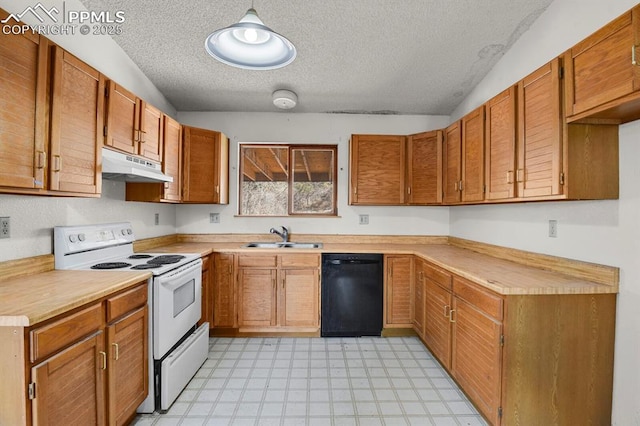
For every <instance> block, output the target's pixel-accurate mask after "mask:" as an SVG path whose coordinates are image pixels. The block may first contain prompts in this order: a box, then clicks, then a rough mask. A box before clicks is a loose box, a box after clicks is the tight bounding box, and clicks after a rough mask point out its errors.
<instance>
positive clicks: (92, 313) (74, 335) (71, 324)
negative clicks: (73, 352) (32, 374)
mask: <svg viewBox="0 0 640 426" xmlns="http://www.w3.org/2000/svg"><path fill="white" fill-rule="evenodd" d="M103 318H104V314H103V311H102V303H97V304H95V305H92V306H90V307H88V308H86V309H83V310H81V311H80V312H76V313H75V314H73V315H69V316H66V317H64V318H61V319H59V320H57V321H55V322H52V323H51V324H49V325H45V326H44V327H40V328H36V329H35V330H33V331H31V333H30V339H31V362H36V361H38V360H41V359H43V358H45V357H47V356H49V355H51V354H53V353H54V352H57V351H58V350H60V349H62V348H64V347H66V346H69V345H70V344H72V343H74V342H77V341H78V340H80V339H81V338H83V337H84V336H88V335H89V334H91V333H94V332H96V331H98V330H100V328H101V327H102V321H103Z"/></svg>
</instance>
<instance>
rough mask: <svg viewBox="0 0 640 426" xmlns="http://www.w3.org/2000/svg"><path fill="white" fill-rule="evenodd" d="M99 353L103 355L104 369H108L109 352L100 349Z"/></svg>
mask: <svg viewBox="0 0 640 426" xmlns="http://www.w3.org/2000/svg"><path fill="white" fill-rule="evenodd" d="M99 353H100V356H101V357H102V369H103V370H106V369H107V353H106V352H102V351H100V352H99Z"/></svg>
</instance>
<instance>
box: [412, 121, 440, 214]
mask: <svg viewBox="0 0 640 426" xmlns="http://www.w3.org/2000/svg"><path fill="white" fill-rule="evenodd" d="M407 156H408V158H407V165H408V169H407V180H408V185H407V197H408V202H409V204H414V205H429V204H440V203H441V202H442V130H436V131H433V132H425V133H419V134H416V135H411V136H409V139H408V144H407Z"/></svg>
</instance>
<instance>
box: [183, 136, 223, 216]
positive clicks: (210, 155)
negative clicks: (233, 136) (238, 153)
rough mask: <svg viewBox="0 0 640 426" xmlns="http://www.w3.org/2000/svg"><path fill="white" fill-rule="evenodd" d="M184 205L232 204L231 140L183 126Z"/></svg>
mask: <svg viewBox="0 0 640 426" xmlns="http://www.w3.org/2000/svg"><path fill="white" fill-rule="evenodd" d="M182 134H183V146H182V147H183V154H182V158H183V168H182V170H183V173H182V185H183V187H182V202H184V203H207V204H228V203H229V139H228V138H227V137H226V136H225V135H224V134H223V133H220V132H215V131H212V130H205V129H198V128H195V127H189V126H183V133H182Z"/></svg>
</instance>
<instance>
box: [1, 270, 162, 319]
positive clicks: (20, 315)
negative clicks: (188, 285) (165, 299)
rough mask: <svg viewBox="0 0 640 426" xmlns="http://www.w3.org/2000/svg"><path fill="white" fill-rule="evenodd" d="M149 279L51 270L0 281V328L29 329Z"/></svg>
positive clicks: (121, 273)
mask: <svg viewBox="0 0 640 426" xmlns="http://www.w3.org/2000/svg"><path fill="white" fill-rule="evenodd" d="M149 277H151V273H149V272H125V271H117V272H115V271H66V270H65V271H61V270H54V271H48V272H43V273H39V274H33V275H26V276H22V277H17V278H11V279H9V280H6V281H2V282H0V326H19V327H28V326H32V325H34V324H37V323H39V322H42V321H45V320H47V319H50V318H53V317H54V316H56V315H59V314H61V313H64V312H68V311H70V310H72V309H75V308H77V307H79V306H82V305H85V304H87V303H90V302H93V301H96V300H99V299H101V298H103V297H105V296H108V295H110V294H112V293H115V292H117V291H120V290H124V289H126V288H128V287H130V286H132V285H134V284H137V283H139V282H141V281H146V280H147V279H148V278H149Z"/></svg>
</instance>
